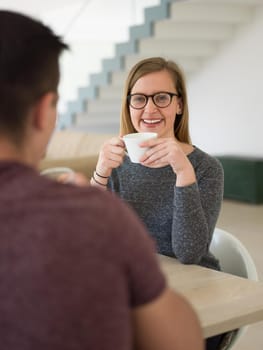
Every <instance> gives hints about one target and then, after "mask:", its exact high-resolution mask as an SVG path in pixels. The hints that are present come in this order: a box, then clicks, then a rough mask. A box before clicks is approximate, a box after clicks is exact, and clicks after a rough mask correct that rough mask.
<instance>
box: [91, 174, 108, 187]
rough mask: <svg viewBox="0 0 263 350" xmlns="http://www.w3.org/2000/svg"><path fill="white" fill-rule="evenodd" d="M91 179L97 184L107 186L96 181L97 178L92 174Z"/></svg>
mask: <svg viewBox="0 0 263 350" xmlns="http://www.w3.org/2000/svg"><path fill="white" fill-rule="evenodd" d="M92 180H93V181H95V182H96V184H98V185H101V186H105V187H107V185H105V184H102V183H101V182H99V181H97V180H96V179H95V177H94V176H92Z"/></svg>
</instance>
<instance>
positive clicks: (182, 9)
mask: <svg viewBox="0 0 263 350" xmlns="http://www.w3.org/2000/svg"><path fill="white" fill-rule="evenodd" d="M251 14H252V9H251V6H249V5H246V4H244V5H242V4H233V3H232V4H231V3H227V2H225V1H224V2H223V1H219V0H217V1H211V0H206V1H205V0H199V1H197V0H195V1H193V0H192V1H190V0H189V1H182V2H173V3H172V4H171V18H172V19H174V20H177V21H178V22H184V21H188V22H189V21H192V22H200V21H202V22H203V21H205V22H217V23H219V22H223V23H242V22H246V21H248V20H249V19H250V17H251Z"/></svg>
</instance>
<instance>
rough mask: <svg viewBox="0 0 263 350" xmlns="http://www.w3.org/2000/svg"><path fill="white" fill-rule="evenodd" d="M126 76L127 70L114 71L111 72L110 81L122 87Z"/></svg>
mask: <svg viewBox="0 0 263 350" xmlns="http://www.w3.org/2000/svg"><path fill="white" fill-rule="evenodd" d="M127 76H128V71H114V72H112V74H111V83H112V85H114V86H119V87H120V88H121V89H123V87H124V84H125V80H126V78H127Z"/></svg>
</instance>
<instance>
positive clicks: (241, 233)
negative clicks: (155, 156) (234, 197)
mask: <svg viewBox="0 0 263 350" xmlns="http://www.w3.org/2000/svg"><path fill="white" fill-rule="evenodd" d="M217 227H220V228H222V229H225V230H227V231H229V232H231V233H233V234H234V235H235V236H236V237H237V238H239V239H240V240H241V241H242V242H243V243H244V245H245V246H246V248H247V249H248V251H249V252H250V254H251V256H252V258H253V260H254V261H255V264H256V267H257V270H258V275H259V279H260V280H262V281H263V251H262V250H263V205H253V204H247V203H241V202H236V201H230V200H224V202H223V206H222V210H221V214H220V216H219V219H218V222H217ZM262 298H263V295H262ZM261 349H263V322H259V323H256V324H253V325H251V326H249V327H248V328H247V331H246V333H244V334H243V335H242V337H241V338H240V339H239V341H238V342H237V343H236V345H235V346H234V347H233V348H232V350H261Z"/></svg>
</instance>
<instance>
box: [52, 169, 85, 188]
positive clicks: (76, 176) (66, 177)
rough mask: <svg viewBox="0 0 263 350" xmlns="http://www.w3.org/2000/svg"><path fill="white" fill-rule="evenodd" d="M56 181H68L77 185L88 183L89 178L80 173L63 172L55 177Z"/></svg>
mask: <svg viewBox="0 0 263 350" xmlns="http://www.w3.org/2000/svg"><path fill="white" fill-rule="evenodd" d="M57 181H58V182H61V183H70V184H74V185H77V186H84V187H85V186H88V185H89V184H90V182H89V180H88V179H87V178H86V176H85V175H84V174H82V173H75V172H74V173H64V174H61V175H59V177H58V178H57Z"/></svg>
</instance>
